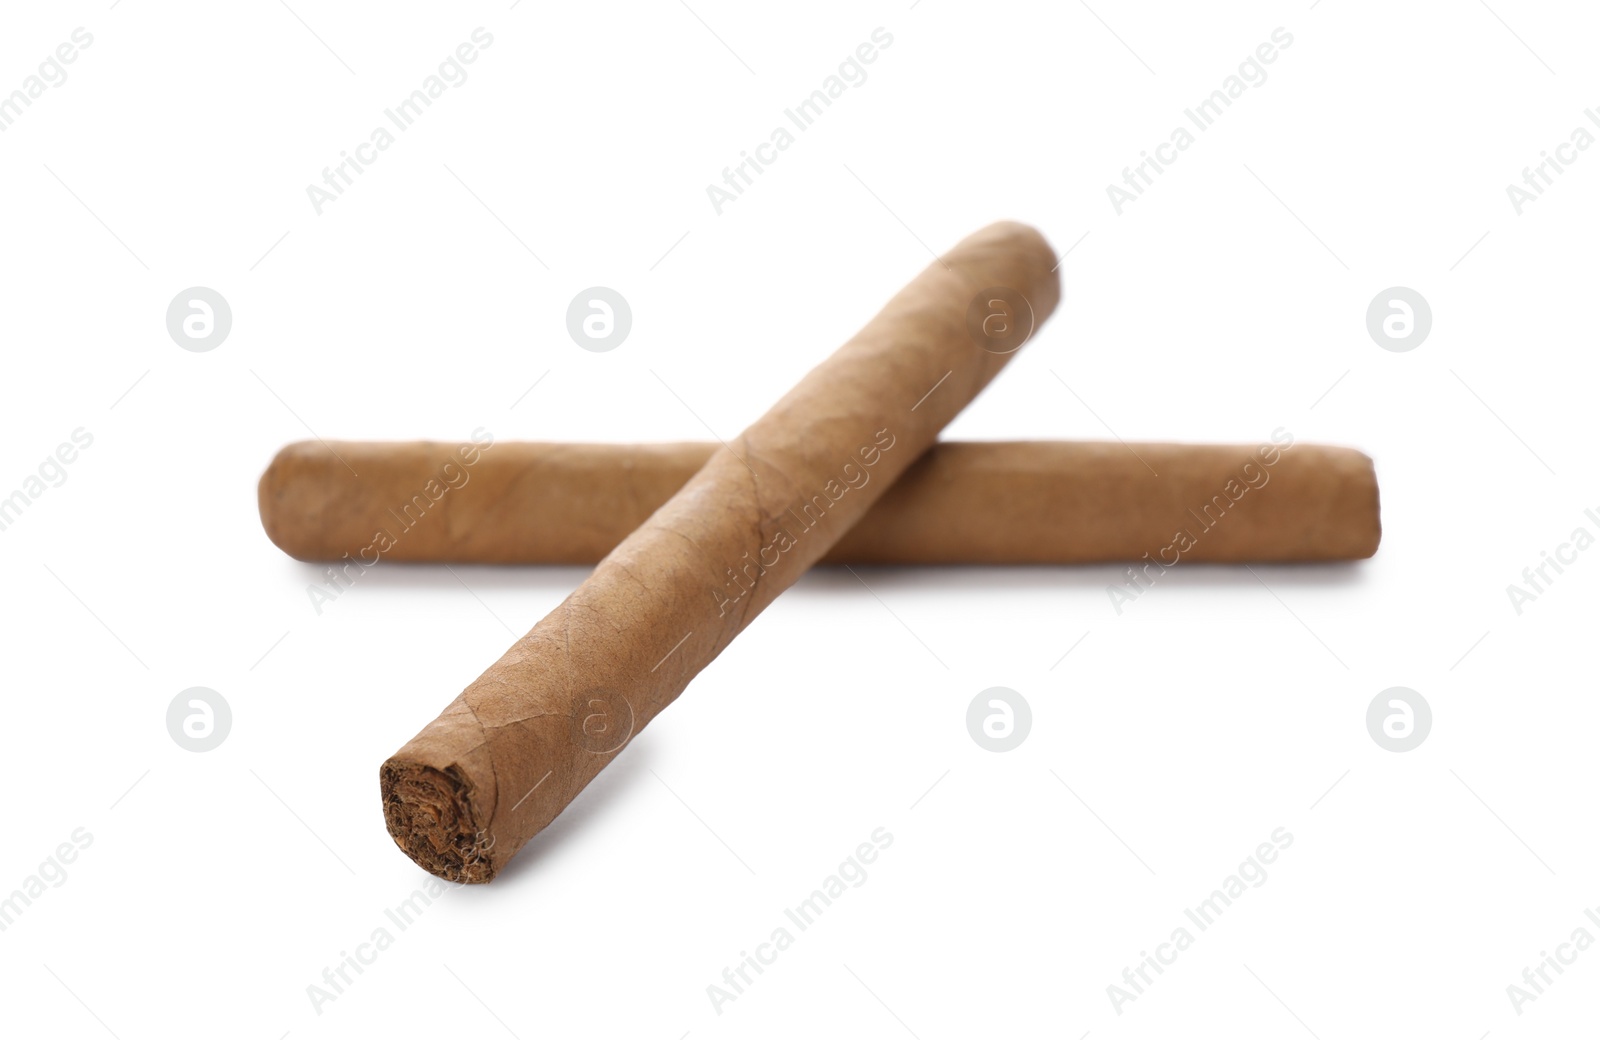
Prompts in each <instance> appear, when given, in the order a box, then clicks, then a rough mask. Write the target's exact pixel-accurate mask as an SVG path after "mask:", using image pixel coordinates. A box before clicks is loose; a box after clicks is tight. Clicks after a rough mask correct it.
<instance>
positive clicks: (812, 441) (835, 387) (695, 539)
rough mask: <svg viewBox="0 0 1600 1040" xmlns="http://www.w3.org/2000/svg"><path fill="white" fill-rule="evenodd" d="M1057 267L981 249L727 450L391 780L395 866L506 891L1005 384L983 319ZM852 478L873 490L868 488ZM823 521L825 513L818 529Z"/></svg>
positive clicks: (930, 283)
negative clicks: (977, 404) (573, 815)
mask: <svg viewBox="0 0 1600 1040" xmlns="http://www.w3.org/2000/svg"><path fill="white" fill-rule="evenodd" d="M1055 266H1056V259H1055V254H1054V253H1053V252H1052V251H1051V249H1050V246H1049V244H1048V243H1047V242H1046V241H1045V240H1044V238H1043V237H1042V236H1040V234H1039V233H1038V232H1037V231H1034V230H1033V229H1032V228H1029V227H1025V226H1023V225H1020V224H995V225H992V226H990V227H988V228H985V229H984V230H982V231H979V232H978V233H977V234H975V235H972V236H971V237H969V238H967V239H965V240H964V241H962V242H961V243H960V244H959V245H957V246H956V247H955V248H954V249H953V250H951V251H950V252H949V253H947V254H945V256H944V257H943V258H942V259H939V260H936V261H935V262H934V263H933V264H932V265H930V266H929V267H928V268H927V269H926V270H924V271H923V272H922V273H921V274H920V275H918V276H917V277H916V279H915V280H913V281H912V282H911V284H910V285H908V286H906V288H904V289H902V290H901V291H900V292H899V293H898V294H897V295H896V296H895V297H894V298H893V299H891V300H890V301H889V303H888V304H887V305H886V306H885V307H884V308H883V310H882V311H880V312H879V313H878V315H877V316H876V317H874V318H873V319H872V320H871V321H870V322H868V324H867V325H866V327H865V328H863V329H862V330H861V331H860V332H858V333H856V335H855V336H854V337H853V338H851V339H850V340H849V342H847V343H845V345H844V346H842V347H840V348H839V349H838V350H837V351H836V352H835V353H834V354H833V355H832V356H831V357H829V358H828V359H827V360H825V361H823V362H822V363H821V364H820V365H818V366H817V367H816V368H814V369H812V370H811V372H810V373H808V374H807V375H806V376H805V378H803V379H802V380H801V381H800V382H799V384H798V385H796V386H795V388H794V389H793V390H791V391H789V393H788V394H786V395H785V396H784V397H783V399H782V400H780V401H779V402H778V403H777V404H776V405H774V406H773V407H772V408H771V409H770V410H769V411H768V412H767V413H766V414H765V415H764V416H762V417H761V418H760V419H758V420H756V422H755V423H754V424H753V425H752V426H751V427H750V428H749V429H747V430H745V431H744V433H742V434H741V435H739V436H738V437H737V438H735V439H734V440H733V441H732V442H731V443H730V444H729V445H728V446H727V447H723V448H719V449H718V450H717V451H715V452H714V453H713V454H712V456H711V458H710V460H709V461H708V462H707V463H706V464H705V466H704V467H702V468H701V469H700V470H699V471H698V472H697V473H695V474H694V476H692V477H690V478H689V480H688V482H687V483H685V484H684V485H683V487H682V488H680V489H679V490H678V491H677V492H676V493H675V494H673V495H672V497H671V498H669V499H668V500H667V501H666V503H665V504H664V505H662V506H661V507H660V508H659V509H657V510H656V511H655V512H654V513H653V514H651V516H650V517H649V519H647V520H645V521H644V523H643V524H642V525H641V526H640V527H639V528H638V529H637V530H635V531H634V532H633V533H632V534H630V535H629V536H628V537H627V538H626V539H624V540H623V541H622V543H621V544H620V545H618V546H617V547H616V548H615V549H613V550H612V551H611V553H610V554H609V555H608V556H606V558H605V559H604V560H602V561H601V562H600V564H599V565H598V566H597V567H596V568H595V569H594V571H593V573H591V574H590V576H589V578H588V579H587V580H586V581H584V583H583V584H582V585H580V586H579V587H578V589H577V591H575V592H574V593H573V594H572V595H571V596H569V597H568V598H567V600H566V602H564V603H563V604H562V605H561V606H559V607H557V608H556V609H555V611H554V612H553V613H551V614H550V616H548V617H546V618H545V619H544V620H543V621H541V622H539V623H538V624H537V625H535V626H534V628H533V630H532V631H530V632H529V633H528V634H527V635H525V636H523V637H522V638H521V639H520V640H518V641H517V643H516V644H515V645H514V646H512V648H511V649H510V650H509V651H507V652H506V654H505V656H504V657H502V658H501V659H500V660H499V661H497V662H495V663H494V664H493V665H491V666H490V667H489V669H488V671H486V672H484V673H483V675H481V676H480V677H479V678H478V679H477V680H476V681H474V682H473V683H472V685H470V686H468V687H467V688H466V690H464V691H463V692H462V693H461V695H460V696H459V697H457V698H456V699H455V700H454V701H453V702H452V703H451V704H450V705H449V706H448V707H447V708H445V710H444V713H443V714H442V715H440V716H439V717H438V718H437V719H435V720H434V721H433V722H431V723H429V724H428V726H427V727H425V728H424V729H423V730H422V732H421V733H419V734H417V736H415V737H414V738H412V740H411V742H410V743H408V744H406V746H405V747H403V748H401V749H400V750H399V751H398V752H396V753H395V754H394V756H393V757H391V758H390V759H389V760H388V761H387V762H385V763H384V764H383V767H382V768H381V770H380V771H379V780H380V786H381V791H382V797H383V811H384V818H385V821H386V823H387V824H388V828H389V833H390V835H392V836H393V838H394V840H395V842H396V843H397V844H398V845H399V846H400V848H401V849H403V850H404V851H405V852H406V854H407V855H409V856H410V857H411V858H412V859H414V860H415V861H416V862H417V863H418V864H419V865H420V866H422V867H423V868H424V869H426V870H429V871H431V872H433V873H434V874H437V875H439V876H440V877H443V878H446V879H449V880H452V881H488V880H490V879H492V878H493V877H494V876H495V875H496V874H497V873H498V872H499V871H500V869H501V868H502V867H504V866H505V864H506V862H507V861H508V860H509V859H510V858H511V857H512V856H513V855H514V854H515V853H516V852H517V850H518V849H520V848H521V847H522V846H523V845H524V844H526V843H527V841H528V840H529V839H530V838H532V837H533V836H534V835H535V834H537V833H538V832H539V831H540V830H541V829H542V828H543V827H544V826H545V825H546V824H548V823H549V822H550V821H551V820H552V819H554V818H555V816H556V814H557V813H559V812H560V811H561V810H562V809H563V808H565V807H566V805H567V804H568V803H569V802H571V801H572V799H573V798H574V797H576V795H577V794H578V792H579V791H581V790H582V789H583V787H584V785H585V784H587V783H588V782H589V781H590V780H591V779H593V778H594V776H595V774H596V773H598V772H599V771H600V769H601V767H602V766H604V765H605V764H606V763H607V762H609V761H610V760H611V758H612V757H613V755H614V754H615V753H616V751H617V750H618V749H619V748H621V747H622V746H623V744H625V743H626V741H627V740H628V739H629V738H630V737H631V736H632V735H633V734H634V733H636V732H637V731H638V730H639V729H640V728H641V727H643V726H644V725H645V724H646V723H648V722H649V721H650V720H651V719H652V718H653V717H654V716H655V715H656V713H657V712H659V711H661V709H663V708H664V707H666V706H667V705H668V704H669V703H671V702H672V701H673V700H674V699H675V698H676V697H677V696H678V694H679V693H681V692H682V691H683V688H684V687H685V686H686V685H688V683H689V681H690V680H691V679H692V678H694V676H695V675H696V674H697V673H699V671H700V670H701V669H702V668H704V667H705V666H706V665H708V664H709V663H710V662H711V661H712V660H713V659H714V658H715V657H716V656H717V654H719V653H721V652H722V650H723V649H724V648H725V647H727V645H728V644H729V643H730V642H731V641H732V640H733V638H734V637H735V636H737V635H738V634H739V633H740V632H741V631H742V630H743V629H744V628H745V626H746V625H748V624H749V623H750V622H751V621H753V620H754V619H755V617H756V615H758V614H760V613H761V611H762V610H763V609H765V608H766V606H767V605H768V604H770V603H771V602H772V601H773V599H774V598H776V597H777V596H778V594H779V593H781V592H782V591H783V590H784V589H786V588H788V587H789V586H790V585H792V584H794V582H795V581H796V580H797V579H798V578H799V577H800V576H801V575H802V574H804V573H805V571H806V570H807V568H809V567H810V566H811V565H812V564H814V563H816V562H817V560H819V559H821V558H822V556H823V554H824V553H826V552H827V551H828V550H829V549H830V548H832V546H833V545H834V543H835V542H837V541H838V540H839V539H840V538H841V537H843V536H844V533H845V532H846V531H848V530H849V529H850V528H851V526H853V525H854V524H855V522H856V521H857V520H859V519H860V518H861V517H862V516H863V515H865V513H866V512H867V509H868V507H870V506H871V505H872V503H873V502H875V501H876V500H877V499H878V498H879V497H880V496H881V495H882V494H883V492H884V491H885V490H887V489H888V488H889V487H890V485H892V484H893V483H894V481H895V479H896V478H897V477H899V476H900V475H901V474H902V473H904V472H905V470H906V469H907V468H908V467H909V466H910V465H911V464H912V463H913V462H914V461H916V459H917V457H918V456H920V455H921V454H922V453H923V452H925V451H926V450H927V449H928V448H929V447H930V446H932V444H933V442H934V439H935V438H936V437H937V436H938V434H939V431H940V430H941V429H943V427H944V426H945V425H946V424H948V423H949V422H950V420H951V419H952V418H954V417H955V415H956V413H958V412H959V411H960V410H961V409H962V408H963V407H965V406H966V404H967V402H969V401H970V400H972V398H973V397H974V396H976V395H977V393H978V392H979V391H980V390H982V389H983V388H984V387H985V386H986V385H988V383H989V380H990V379H992V378H993V377H994V376H995V375H996V374H997V373H998V372H999V371H1000V369H1001V367H1002V366H1004V364H1005V363H1006V361H1007V360H1009V358H1010V357H1011V354H1010V353H1003V352H998V351H995V350H991V349H987V348H986V347H985V346H980V345H979V344H980V337H978V335H977V334H976V333H975V332H974V331H970V330H969V324H970V322H969V314H970V313H971V312H972V311H973V309H974V308H975V307H977V306H978V304H979V303H980V302H981V301H983V300H992V299H1008V298H1009V299H1012V300H1016V299H1017V298H1018V297H1020V300H1021V302H1020V303H1013V305H1012V307H1013V313H1012V314H1011V315H1010V317H1015V316H1019V315H1027V314H1031V316H1032V321H1043V320H1044V319H1045V318H1046V317H1047V316H1048V315H1049V314H1050V313H1051V312H1052V311H1054V310H1055V306H1056V303H1057V301H1058V300H1059V297H1060V286H1059V284H1058V283H1057V280H1056V276H1055V273H1054V268H1055ZM1008 294H1009V295H1008ZM1003 324H1009V322H1008V323H1003ZM981 328H982V329H983V330H985V331H986V330H988V328H989V325H988V321H987V319H983V324H982V326H981ZM1005 343H1006V346H1005V349H1006V350H1014V349H1015V348H1016V346H1018V345H1020V344H1019V343H1018V342H1016V341H1012V340H1006V341H1005ZM855 472H861V473H870V474H871V480H870V481H868V482H866V483H862V484H859V486H857V482H855V481H854V480H853V478H852V477H851V474H852V473H855ZM822 503H825V504H826V508H825V509H823V508H821V504H822ZM808 507H810V508H811V509H813V510H817V509H821V511H820V513H818V515H816V517H815V522H814V523H809V524H808V523H807V522H806V521H805V520H804V519H802V517H804V516H805V511H806V510H807V508H808Z"/></svg>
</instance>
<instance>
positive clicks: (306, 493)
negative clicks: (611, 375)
mask: <svg viewBox="0 0 1600 1040" xmlns="http://www.w3.org/2000/svg"><path fill="white" fill-rule="evenodd" d="M716 447H717V445H715V444H645V445H639V444H540V443H505V444H500V443H495V442H493V440H492V438H490V437H488V436H487V435H485V434H482V433H480V434H479V435H478V438H477V439H475V440H473V441H470V442H464V443H461V444H446V443H438V442H411V443H374V442H335V443H333V444H330V445H324V444H323V443H321V442H318V441H303V442H300V443H297V444H291V445H289V446H288V447H286V448H284V449H283V450H282V451H280V452H279V453H278V455H277V457H276V458H274V459H273V460H272V464H271V465H270V466H269V467H268V468H267V471H266V474H265V475H264V476H263V477H262V478H261V485H260V506H261V522H262V525H263V526H264V527H265V528H266V531H267V535H268V537H270V538H271V539H272V541H273V543H274V544H276V545H277V546H278V548H280V549H282V550H283V551H284V552H286V553H288V554H289V555H290V556H293V557H295V558H296V559H300V560H306V561H312V562H338V563H341V564H343V565H344V566H345V567H346V568H347V569H354V571H357V572H358V571H359V570H360V569H362V568H365V567H368V566H371V565H372V564H374V563H376V562H378V561H379V560H395V561H409V562H414V563H498V564H586V565H587V564H593V563H595V562H596V561H598V560H599V559H600V558H601V557H603V556H605V554H606V553H608V552H610V551H611V550H612V549H615V548H616V547H617V545H618V544H620V543H621V542H622V540H623V539H624V538H626V537H627V536H628V535H629V534H630V533H631V532H632V531H633V530H634V528H636V527H638V526H639V525H640V524H642V523H644V522H645V520H647V519H648V518H649V516H650V514H651V513H653V512H655V511H656V509H657V508H659V507H660V506H661V505H662V504H663V503H664V502H666V501H667V499H669V498H671V497H672V495H673V494H674V493H675V492H677V491H678V490H679V489H680V488H682V487H683V485H684V484H686V483H688V481H689V478H690V477H692V476H694V474H695V472H696V471H698V470H699V469H700V467H702V466H704V465H705V464H706V462H707V460H709V459H710V458H711V455H712V453H713V451H714V450H715V449H716ZM356 474H359V476H357V475H356ZM856 479H857V480H858V481H862V482H870V481H872V480H876V479H878V478H877V477H876V476H874V475H873V474H872V473H871V471H869V470H862V471H861V472H860V475H859V476H858V477H857V478H856ZM1180 533H1186V534H1187V536H1188V537H1187V539H1179V535H1180ZM1379 533H1380V528H1379V521H1378V482H1377V476H1376V474H1375V473H1374V471H1373V466H1372V460H1371V459H1369V458H1368V457H1367V456H1366V455H1363V454H1362V453H1361V452H1359V451H1355V450H1353V449H1350V448H1336V447H1328V446H1326V445H1318V444H1296V443H1294V442H1293V439H1292V436H1290V435H1289V434H1287V433H1286V431H1283V430H1281V429H1280V430H1278V431H1275V435H1274V437H1273V439H1271V440H1267V441H1264V442H1263V443H1262V444H1259V445H1240V446H1232V445H1207V444H1122V443H1119V442H1116V441H1110V442H1104V443H1100V442H1073V441H1031V442H1027V441H1024V442H993V443H988V442H985V443H959V442H958V443H951V442H944V443H940V444H935V445H934V446H933V447H932V448H930V449H929V450H928V451H927V452H926V453H925V454H924V455H923V456H922V458H920V459H918V460H917V462H916V463H915V464H914V465H913V466H912V467H911V468H910V469H908V470H907V471H906V473H905V475H904V476H902V477H901V478H900V479H899V480H897V481H895V483H894V485H893V486H892V487H890V488H889V489H888V490H887V491H886V492H884V495H883V497H882V498H881V499H879V500H878V502H877V503H876V504H874V505H873V507H872V508H871V509H870V510H868V512H867V514H866V515H865V516H864V517H862V518H861V520H860V521H859V522H858V523H857V524H856V525H855V527H853V528H851V529H850V530H849V532H847V533H846V534H845V535H844V537H843V538H841V539H840V540H839V542H838V544H837V545H835V546H834V547H833V548H832V549H831V550H830V551H829V552H828V553H827V554H826V555H824V556H823V557H822V560H821V562H822V563H825V564H830V563H831V564H839V563H847V564H1082V563H1103V562H1113V561H1133V560H1140V559H1143V558H1144V557H1146V556H1149V557H1151V558H1153V559H1161V560H1162V562H1166V563H1172V562H1176V561H1177V560H1179V559H1181V560H1186V561H1189V562H1195V563H1208V562H1209V563H1255V562H1262V563H1270V562H1300V561H1328V560H1353V559H1363V558H1365V557H1368V556H1371V555H1372V554H1373V553H1374V552H1376V551H1377V548H1378V538H1379ZM1175 539H1176V540H1178V542H1179V544H1174V542H1175ZM1185 541H1190V542H1192V545H1188V546H1187V547H1183V544H1182V543H1183V542H1185Z"/></svg>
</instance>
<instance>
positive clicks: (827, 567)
mask: <svg viewBox="0 0 1600 1040" xmlns="http://www.w3.org/2000/svg"><path fill="white" fill-rule="evenodd" d="M1363 562H1364V561H1361V560H1349V561H1338V562H1333V563H1276V562H1274V563H1251V564H1240V563H1191V562H1183V563H1179V564H1178V565H1176V566H1173V567H1171V568H1169V569H1167V570H1164V571H1161V572H1159V575H1158V578H1157V581H1156V583H1157V584H1158V585H1159V586H1160V587H1162V588H1170V589H1173V590H1181V589H1198V590H1201V591H1205V590H1212V589H1231V588H1248V587H1257V588H1259V587H1260V585H1261V583H1262V582H1265V583H1266V584H1267V585H1269V586H1271V587H1272V588H1275V589H1276V588H1280V587H1282V588H1291V589H1334V588H1346V587H1357V586H1360V585H1361V584H1363V583H1364V582H1365V581H1366V580H1367V578H1366V573H1367V571H1368V570H1369V568H1368V567H1363V566H1361V564H1362V563H1363ZM297 566H298V567H299V568H300V569H301V573H302V574H303V575H304V576H305V577H306V579H307V581H308V582H310V583H311V584H318V583H319V582H321V581H322V579H323V578H324V571H325V567H324V566H319V565H317V564H309V563H302V564H297ZM1134 566H1135V564H1134V563H1132V562H1128V563H1093V564H1072V565H1051V564H1025V565H1018V566H1000V567H993V566H980V565H966V564H960V565H948V566H899V565H877V564H851V565H850V566H849V567H848V568H847V567H844V566H840V565H831V564H824V565H819V566H817V567H813V568H812V569H811V570H809V571H807V572H806V574H805V576H804V577H803V578H801V579H800V581H799V582H798V583H797V584H796V585H795V586H794V588H793V589H792V590H791V591H790V592H787V593H785V594H784V596H785V598H790V597H794V596H796V595H798V596H805V595H808V594H818V593H822V594H826V595H829V596H832V595H834V594H836V593H840V592H844V593H859V594H861V595H866V594H867V591H866V589H864V588H863V587H862V583H863V581H864V582H866V583H867V584H868V585H870V586H871V587H872V588H873V589H875V590H881V589H892V590H904V591H908V592H927V593H932V592H938V591H940V590H949V591H960V592H963V593H972V592H983V591H986V590H992V591H995V592H1011V591H1025V590H1051V589H1057V590H1067V589H1071V590H1083V589H1104V588H1106V587H1107V586H1109V585H1124V586H1125V585H1127V584H1128V581H1129V577H1128V568H1130V567H1134ZM1252 572H1253V573H1252ZM589 573H590V568H588V567H566V566H543V565H541V566H517V565H498V564H477V563H456V564H449V565H444V564H436V563H397V562H392V561H384V562H383V563H381V564H379V565H378V566H375V567H372V568H371V569H369V570H367V571H364V572H362V573H361V577H360V579H359V582H360V584H361V585H362V586H366V587H371V588H387V589H440V590H449V589H456V590H460V589H461V587H462V585H466V586H467V587H468V588H469V589H471V590H472V591H474V592H482V591H495V592H517V591H540V592H546V591H548V592H550V593H552V594H557V595H562V596H565V595H566V594H567V593H568V592H571V591H572V590H573V589H575V588H577V587H578V586H579V585H580V584H582V582H583V580H584V579H585V578H587V577H588V576H589Z"/></svg>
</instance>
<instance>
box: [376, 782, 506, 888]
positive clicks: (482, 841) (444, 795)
mask: <svg viewBox="0 0 1600 1040" xmlns="http://www.w3.org/2000/svg"><path fill="white" fill-rule="evenodd" d="M378 784H379V787H380V789H381V791H382V794H383V821H384V824H385V826H386V827H387V828H388V830H389V836H390V837H391V838H393V839H394V843H395V844H396V845H398V846H400V851H401V852H404V853H405V854H406V855H407V856H410V857H411V859H412V861H413V862H415V863H416V864H417V866H419V867H421V868H422V869H423V870H426V871H427V872H428V873H430V874H433V875H434V876H436V877H441V878H444V879H445V880H446V881H455V882H464V883H466V884H482V883H484V882H487V881H490V880H493V878H494V876H495V874H496V872H497V869H498V868H497V867H496V864H495V861H494V860H493V858H492V857H491V856H490V855H489V853H490V850H491V849H492V848H493V847H494V841H493V840H492V839H491V838H486V837H485V836H484V833H483V831H482V829H481V828H480V827H479V826H478V825H477V822H476V820H474V818H473V814H472V799H471V794H472V791H471V788H470V787H469V786H468V784H467V783H466V781H465V780H463V779H462V777H461V776H460V775H459V774H458V773H457V771H456V770H454V769H448V770H440V769H435V768H433V767H432V766H426V765H421V764H419V763H415V762H406V761H402V760H400V759H398V758H391V759H389V760H388V761H387V762H385V763H384V764H383V766H382V768H381V769H379V771H378Z"/></svg>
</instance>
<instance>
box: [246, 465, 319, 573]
mask: <svg viewBox="0 0 1600 1040" xmlns="http://www.w3.org/2000/svg"><path fill="white" fill-rule="evenodd" d="M314 447H319V445H317V443H316V442H315V441H296V442H295V443H293V444H286V445H284V446H283V447H282V448H281V449H279V451H278V453H277V454H276V455H274V456H273V457H272V461H271V462H269V463H267V468H266V471H265V472H264V473H262V474H261V480H260V482H259V483H257V484H256V508H257V510H258V511H259V512H260V514H261V529H262V530H263V531H265V532H266V535H267V538H268V540H270V541H271V542H272V544H273V545H275V546H277V547H278V548H279V549H281V550H282V551H283V552H284V553H286V554H287V555H289V556H292V557H294V558H295V559H297V560H310V559H311V558H312V557H311V556H310V555H309V554H308V553H307V552H306V551H305V547H303V546H301V545H299V544H297V542H296V540H295V538H294V537H293V535H294V534H295V532H296V531H297V530H298V528H297V526H296V525H295V523H294V521H293V520H292V518H291V513H292V509H291V506H290V504H289V502H288V501H287V499H288V498H289V497H290V496H291V495H292V494H293V492H294V491H295V489H296V486H297V484H298V485H304V484H305V483H306V481H305V478H304V474H303V473H302V472H301V464H302V462H303V460H304V459H305V458H306V456H307V454H308V452H309V450H310V449H311V448H314Z"/></svg>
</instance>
